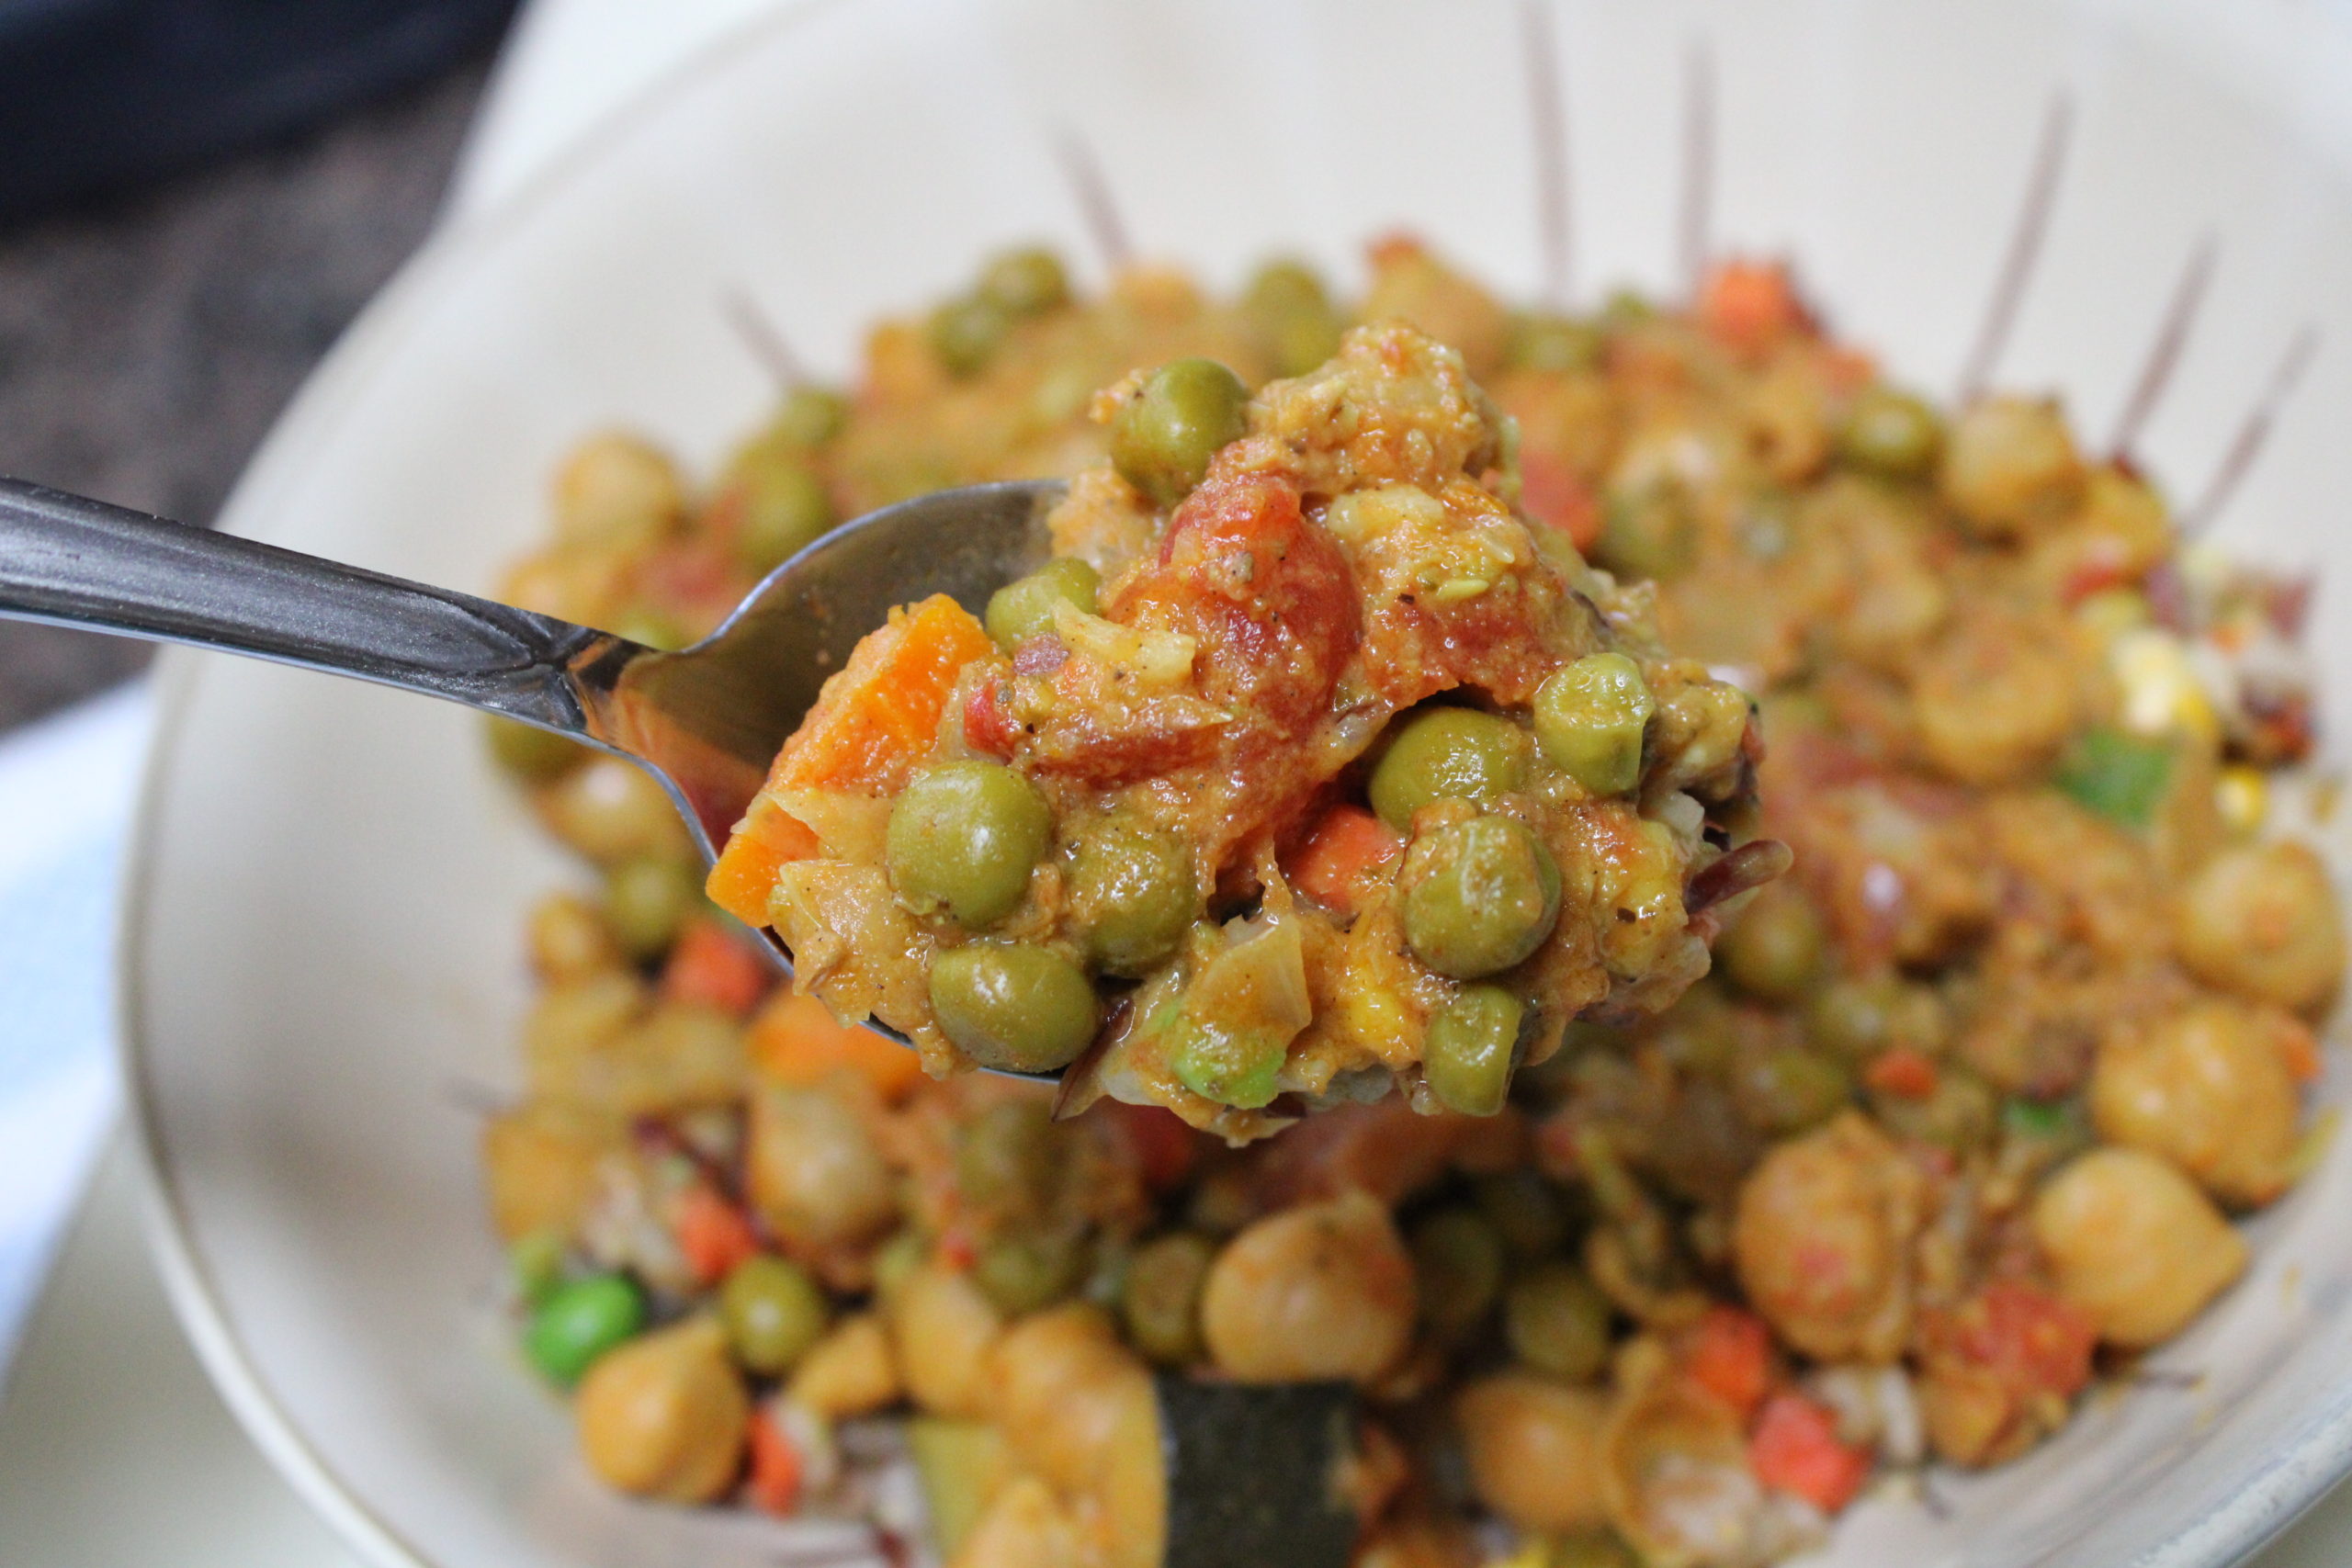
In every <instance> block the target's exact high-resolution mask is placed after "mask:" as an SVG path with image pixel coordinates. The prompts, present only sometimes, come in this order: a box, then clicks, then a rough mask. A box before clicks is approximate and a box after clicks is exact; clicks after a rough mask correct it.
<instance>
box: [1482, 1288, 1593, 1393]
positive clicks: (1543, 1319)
mask: <svg viewBox="0 0 2352 1568" xmlns="http://www.w3.org/2000/svg"><path fill="white" fill-rule="evenodd" d="M1503 1336H1504V1337H1505V1338H1507V1339H1509V1340H1510V1348H1511V1353H1512V1354H1513V1355H1515V1356H1517V1357H1518V1358H1519V1359H1521V1360H1522V1361H1524V1362H1526V1363H1527V1364H1528V1365H1529V1366H1531V1367H1533V1368H1534V1369H1535V1370H1536V1371H1541V1372H1549V1373H1551V1374H1552V1375H1553V1376H1554V1377H1556V1378H1566V1380H1567V1381H1568V1382H1589V1380H1591V1379H1593V1378H1596V1377H1599V1376H1600V1370H1601V1368H1603V1367H1604V1366H1606V1365H1608V1362H1609V1298H1608V1297H1606V1296H1604V1295H1602V1294H1601V1293H1600V1289H1599V1288H1598V1287H1597V1286H1595V1285H1594V1284H1593V1282H1592V1281H1591V1280H1588V1279H1586V1278H1585V1277H1584V1271H1583V1270H1582V1269H1577V1267H1576V1266H1575V1265H1573V1264H1569V1263H1545V1264H1541V1265H1539V1266H1538V1267H1536V1268H1534V1269H1530V1270H1529V1271H1528V1272H1527V1273H1525V1274H1523V1275H1521V1277H1520V1278H1518V1279H1517V1280H1512V1281H1511V1286H1510V1291H1509V1292H1506V1293H1505V1294H1504V1296H1503Z"/></svg>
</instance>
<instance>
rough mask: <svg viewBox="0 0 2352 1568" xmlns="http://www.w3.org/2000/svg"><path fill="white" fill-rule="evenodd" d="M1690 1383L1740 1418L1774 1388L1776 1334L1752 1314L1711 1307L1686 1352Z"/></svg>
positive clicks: (1684, 1366)
mask: <svg viewBox="0 0 2352 1568" xmlns="http://www.w3.org/2000/svg"><path fill="white" fill-rule="evenodd" d="M1682 1368H1683V1371H1685V1372H1687V1373H1689V1374H1690V1376H1691V1381H1692V1382H1696V1383H1697V1384H1698V1385H1699V1386H1700V1387H1702V1388H1703V1389H1705V1390H1706V1391H1707V1392H1708V1393H1712V1394H1713V1395H1714V1396H1715V1397H1716V1398H1718V1399H1720V1400H1722V1401H1723V1402H1724V1404H1728V1405H1730V1406H1731V1407H1732V1408H1733V1409H1735V1410H1736V1411H1738V1412H1739V1413H1740V1414H1741V1415H1742V1416H1745V1415H1747V1413H1748V1412H1749V1411H1751V1410H1753V1409H1755V1408H1756V1406H1757V1404H1758V1403H1759V1402H1761V1401H1762V1399H1763V1398H1764V1395H1765V1393H1767V1392H1768V1391H1770V1388H1771V1386H1772V1331H1771V1329H1770V1328H1768V1327H1767V1326H1765V1324H1764V1320H1763V1319H1762V1318H1760V1317H1758V1316H1757V1315H1756V1314H1754V1313H1752V1312H1742V1311H1741V1310H1740V1309H1739V1308H1737V1307H1729V1306H1718V1307H1711V1308H1709V1309H1708V1311H1707V1314H1706V1315H1705V1316H1704V1317H1702V1318H1701V1319H1700V1320H1699V1323H1698V1326H1697V1327H1695V1328H1693V1329H1692V1330H1691V1337H1690V1341H1689V1343H1688V1345H1687V1346H1686V1347H1685V1348H1684V1349H1683V1352H1682Z"/></svg>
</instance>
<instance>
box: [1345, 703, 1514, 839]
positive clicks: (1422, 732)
mask: <svg viewBox="0 0 2352 1568" xmlns="http://www.w3.org/2000/svg"><path fill="white" fill-rule="evenodd" d="M1533 752H1534V748H1533V746H1532V744H1531V743H1530V741H1529V739H1528V735H1527V731H1525V730H1524V729H1521V728H1520V727H1519V726H1518V725H1516V724H1513V723H1512V722H1511V721H1510V720H1509V719H1507V718H1499V717H1497V716H1495V715H1493V714H1490V713H1480V712H1478V711H1477V710H1476V709H1475V708H1449V707H1436V708H1423V709H1421V710H1419V712H1417V713H1414V714H1411V715H1408V716H1406V717H1405V718H1403V719H1401V720H1399V721H1398V722H1397V727H1396V728H1395V729H1394V730H1393V731H1391V734H1390V739H1389V741H1388V746H1387V749H1386V750H1385V751H1383V752H1382V753H1381V755H1380V761H1378V762H1377V763H1376V764H1374V767H1373V770H1372V782H1371V784H1370V786H1369V789H1368V791H1367V793H1368V794H1369V795H1370V796H1371V799H1372V809H1373V811H1374V814H1375V815H1377V816H1378V817H1379V818H1380V819H1381V820H1382V821H1384V822H1385V823H1387V824H1388V825H1389V826H1390V827H1391V828H1394V829H1397V831H1398V832H1400V833H1402V832H1406V831H1408V830H1409V829H1411V828H1412V826H1413V813H1415V812H1416V811H1419V809H1420V808H1421V807H1424V806H1430V805H1433V804H1435V803H1436V802H1438V801H1441V800H1466V801H1468V802H1469V803H1470V804H1471V805H1473V806H1480V807H1485V806H1492V805H1493V804H1494V803H1495V801H1496V800H1497V799H1498V797H1500V796H1502V795H1509V794H1510V793H1511V792H1513V791H1514V790H1518V789H1521V788H1524V787H1525V786H1526V784H1527V774H1528V768H1529V764H1530V762H1531V761H1532V757H1533Z"/></svg>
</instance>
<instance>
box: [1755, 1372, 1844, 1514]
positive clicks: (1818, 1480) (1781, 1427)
mask: <svg viewBox="0 0 2352 1568" xmlns="http://www.w3.org/2000/svg"><path fill="white" fill-rule="evenodd" d="M1747 1468H1748V1469H1749V1470H1751V1471H1753V1472H1755V1473H1756V1479H1757V1480H1758V1481H1760V1482H1762V1483H1764V1484H1765V1485H1767V1486H1770V1488H1772V1489H1773V1490H1774V1491H1775V1492H1788V1493H1792V1494H1794V1495H1797V1496H1799V1497H1802V1498H1804V1500H1805V1501H1806V1502H1808V1503H1810V1504H1812V1505H1813V1506H1815V1507H1816V1508H1819V1509H1820V1510H1821V1511H1822V1512H1823V1513H1825V1514H1835V1513H1837V1512H1838V1511H1839V1510H1840V1509H1842V1508H1844V1507H1845V1506H1846V1505H1847V1504H1849V1503H1850V1502H1852V1501H1853V1500H1854V1495H1855V1494H1856V1493H1858V1492H1860V1490H1861V1489H1862V1483H1864V1482H1865V1481H1868V1480H1869V1479H1870V1475H1871V1454H1870V1450H1868V1449H1863V1448H1858V1447H1856V1446H1855V1445H1854V1444H1851V1443H1849V1442H1846V1441H1845V1440H1843V1439H1842V1438H1839V1437H1838V1418H1837V1416H1835V1415H1834V1414H1832V1413H1831V1411H1830V1410H1829V1408H1828V1407H1827V1406H1826V1405H1823V1404H1817V1403H1815V1401H1813V1400H1810V1399H1807V1398H1806V1397H1805V1396H1804V1394H1801V1393H1777V1394H1774V1395H1773V1396H1772V1398H1771V1400H1770V1402H1769V1403H1767V1404H1765V1406H1764V1412H1763V1414H1762V1415H1761V1416H1758V1417H1757V1420H1756V1430H1755V1431H1754V1433H1752V1434H1751V1435H1750V1436H1749V1438H1748V1439H1747Z"/></svg>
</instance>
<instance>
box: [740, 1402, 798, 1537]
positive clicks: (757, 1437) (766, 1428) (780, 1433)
mask: <svg viewBox="0 0 2352 1568" xmlns="http://www.w3.org/2000/svg"><path fill="white" fill-rule="evenodd" d="M808 1468H809V1466H808V1461H806V1460H805V1459H803V1458H802V1457H801V1453H800V1448H799V1445H798V1444H797V1443H795V1442H794V1441H793V1440H792V1439H791V1438H788V1437H786V1435H785V1431H784V1428H783V1427H779V1426H777V1425H776V1423H775V1417H774V1416H770V1415H769V1414H768V1413H767V1412H766V1411H764V1410H760V1411H754V1412H753V1413H752V1467H751V1475H750V1477H749V1479H748V1481H747V1483H746V1485H745V1488H744V1490H745V1492H746V1493H747V1495H749V1496H750V1498H751V1501H752V1506H753V1507H755V1508H758V1509H759V1510H760V1511H761V1512H763V1513H768V1514H775V1515H778V1516H779V1517H781V1516H786V1515H790V1514H792V1513H794V1512H795V1511H797V1509H798V1508H799V1506H800V1483H801V1480H802V1478H803V1477H804V1476H805V1475H806V1474H807V1472H808Z"/></svg>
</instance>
